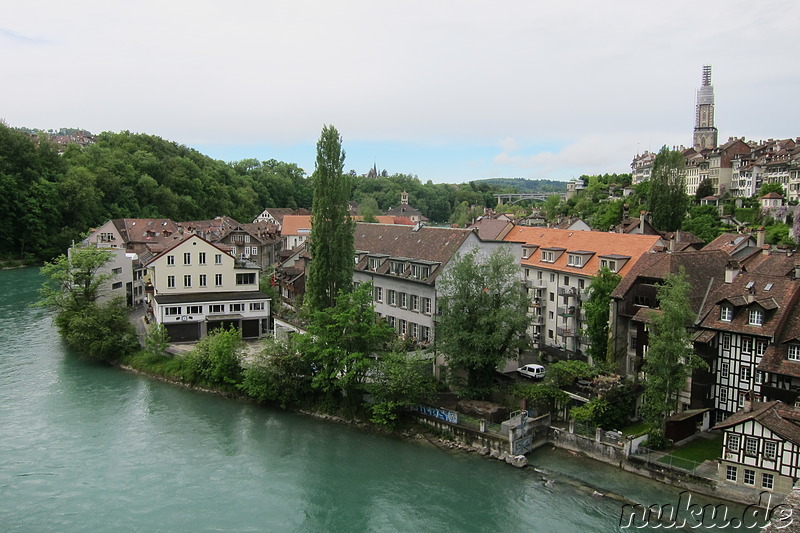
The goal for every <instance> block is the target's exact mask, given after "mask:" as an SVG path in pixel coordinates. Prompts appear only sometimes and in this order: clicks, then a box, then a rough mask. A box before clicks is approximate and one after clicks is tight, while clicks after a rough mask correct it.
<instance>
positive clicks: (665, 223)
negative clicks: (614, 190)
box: [648, 146, 689, 231]
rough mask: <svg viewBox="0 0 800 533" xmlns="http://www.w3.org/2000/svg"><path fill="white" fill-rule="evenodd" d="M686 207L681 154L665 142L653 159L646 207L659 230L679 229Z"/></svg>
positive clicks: (684, 179)
mask: <svg viewBox="0 0 800 533" xmlns="http://www.w3.org/2000/svg"><path fill="white" fill-rule="evenodd" d="M688 207H689V197H688V196H687V195H686V178H685V176H684V159H683V154H681V153H680V152H678V151H676V150H670V149H669V148H667V147H666V146H664V147H662V148H661V150H660V151H659V152H658V154H657V155H656V158H655V160H654V161H653V173H652V177H651V178H650V198H649V202H648V210H649V211H650V212H651V213H652V214H653V225H654V226H655V227H656V228H657V229H659V230H661V231H675V230H677V229H679V228H680V227H681V223H682V222H683V218H684V217H685V216H686V209H687V208H688Z"/></svg>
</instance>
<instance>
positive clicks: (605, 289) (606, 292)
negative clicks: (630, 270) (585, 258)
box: [583, 267, 622, 366]
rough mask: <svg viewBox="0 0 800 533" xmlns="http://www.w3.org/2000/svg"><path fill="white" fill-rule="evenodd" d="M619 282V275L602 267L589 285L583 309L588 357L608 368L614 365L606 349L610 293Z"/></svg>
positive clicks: (610, 354) (620, 278)
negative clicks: (584, 312) (587, 339)
mask: <svg viewBox="0 0 800 533" xmlns="http://www.w3.org/2000/svg"><path fill="white" fill-rule="evenodd" d="M620 281H622V277H621V276H620V275H619V274H617V273H616V272H612V271H611V270H609V269H608V268H607V267H603V268H601V269H600V272H598V273H597V276H595V277H594V278H592V282H591V283H590V284H589V298H588V300H586V303H584V304H583V308H584V310H585V311H586V323H587V333H588V336H589V357H591V358H592V361H594V362H595V364H598V363H606V364H608V365H609V366H610V365H612V364H613V363H614V361H613V360H612V359H613V355H614V354H613V353H612V352H611V351H609V349H608V345H609V338H608V318H609V314H610V305H611V293H612V292H613V291H614V289H615V288H616V287H617V285H619V282H620Z"/></svg>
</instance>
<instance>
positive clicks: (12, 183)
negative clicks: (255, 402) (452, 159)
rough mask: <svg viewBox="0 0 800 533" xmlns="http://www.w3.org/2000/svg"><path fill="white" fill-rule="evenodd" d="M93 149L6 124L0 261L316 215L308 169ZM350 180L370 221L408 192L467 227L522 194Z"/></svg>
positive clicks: (109, 142) (161, 144)
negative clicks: (266, 213)
mask: <svg viewBox="0 0 800 533" xmlns="http://www.w3.org/2000/svg"><path fill="white" fill-rule="evenodd" d="M59 133H67V134H68V133H69V131H62V132H59ZM94 141H95V142H94V143H93V144H89V145H87V146H83V147H82V146H79V145H77V144H69V145H66V146H65V147H62V148H63V153H61V154H60V153H59V150H58V148H57V146H56V145H55V144H53V143H52V142H50V138H49V136H48V135H47V134H46V133H44V132H37V131H33V130H27V131H23V130H18V129H13V128H9V127H7V126H5V125H3V124H2V123H0V187H2V191H3V195H2V196H0V258H5V259H22V260H26V261H41V260H43V259H49V258H52V257H54V256H56V255H58V254H60V253H62V252H63V251H64V250H65V249H66V248H67V246H69V243H70V242H71V241H72V240H77V239H79V238H80V237H81V235H83V234H85V233H86V231H87V230H88V229H90V228H92V227H95V226H98V225H100V224H102V223H103V222H105V221H106V220H108V219H111V218H122V217H135V218H147V217H168V218H171V219H173V220H176V221H186V220H203V219H208V218H213V217H215V216H219V215H228V216H231V217H233V218H235V219H236V220H239V221H240V222H249V221H251V220H252V219H253V218H254V217H255V216H256V215H258V214H259V213H260V212H261V211H262V210H263V209H264V208H266V207H291V208H298V207H305V208H311V203H312V193H311V183H310V177H309V176H308V175H307V173H306V170H308V169H302V168H300V167H298V166H297V165H296V164H294V163H286V162H282V161H276V160H274V159H271V160H268V161H259V160H256V159H246V160H242V161H236V162H230V163H228V162H224V161H219V160H214V159H212V158H210V157H208V156H205V155H203V154H201V153H200V152H198V151H196V150H193V149H191V148H187V147H186V146H182V145H180V144H177V143H175V142H170V141H166V140H164V139H161V138H159V137H155V136H152V135H144V134H134V133H130V132H121V133H110V132H105V133H100V134H99V135H96V136H94ZM310 170H313V169H310ZM351 173H353V174H355V172H354V171H351ZM353 181H354V187H353V197H352V199H353V200H355V201H356V202H358V203H359V204H361V205H362V206H364V208H365V209H366V210H369V211H371V212H372V213H373V214H379V213H380V212H381V211H386V210H388V209H389V208H391V207H395V206H397V205H398V204H399V202H400V193H401V192H402V191H404V190H405V191H407V192H408V193H409V197H410V203H411V205H413V206H414V207H416V208H417V209H419V210H420V211H421V212H422V214H423V215H425V216H426V217H428V218H429V219H430V220H431V222H433V223H448V222H451V221H454V222H459V221H462V220H464V219H465V218H466V217H467V215H468V213H467V207H468V206H494V205H495V204H496V200H495V198H494V197H493V196H492V195H493V194H495V193H498V192H509V191H511V192H515V188H513V187H510V186H503V187H501V186H499V185H497V184H493V183H489V182H487V181H479V182H470V183H466V184H459V185H453V184H443V183H433V182H432V181H430V180H428V181H427V182H425V183H423V182H422V181H421V180H420V179H419V178H418V177H417V176H410V175H405V174H395V175H388V173H386V172H384V173H382V175H381V176H378V177H372V178H368V177H362V176H355V177H354V180H353ZM526 181H528V180H526Z"/></svg>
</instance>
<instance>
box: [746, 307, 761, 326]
mask: <svg viewBox="0 0 800 533" xmlns="http://www.w3.org/2000/svg"><path fill="white" fill-rule="evenodd" d="M747 323H748V324H749V325H750V326H763V325H764V311H762V310H761V309H751V310H750V313H749V316H748V317H747Z"/></svg>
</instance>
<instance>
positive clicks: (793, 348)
mask: <svg viewBox="0 0 800 533" xmlns="http://www.w3.org/2000/svg"><path fill="white" fill-rule="evenodd" d="M786 356H787V358H788V359H789V361H800V344H790V345H789V347H788V349H787V352H786Z"/></svg>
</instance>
